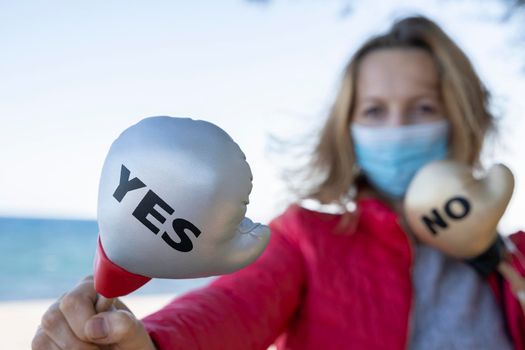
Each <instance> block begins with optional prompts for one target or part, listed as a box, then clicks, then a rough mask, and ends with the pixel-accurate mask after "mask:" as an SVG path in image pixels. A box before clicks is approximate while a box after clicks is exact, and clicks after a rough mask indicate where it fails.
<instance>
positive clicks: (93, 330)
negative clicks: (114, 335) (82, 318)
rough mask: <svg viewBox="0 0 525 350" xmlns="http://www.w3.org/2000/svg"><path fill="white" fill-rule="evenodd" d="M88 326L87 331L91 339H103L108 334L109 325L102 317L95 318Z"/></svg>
mask: <svg viewBox="0 0 525 350" xmlns="http://www.w3.org/2000/svg"><path fill="white" fill-rule="evenodd" d="M86 326H87V330H86V333H88V335H89V337H90V338H91V339H101V338H105V337H107V336H108V326H107V324H106V320H105V319H103V318H102V317H95V318H93V319H92V320H90V321H89V322H88V324H87V325H86Z"/></svg>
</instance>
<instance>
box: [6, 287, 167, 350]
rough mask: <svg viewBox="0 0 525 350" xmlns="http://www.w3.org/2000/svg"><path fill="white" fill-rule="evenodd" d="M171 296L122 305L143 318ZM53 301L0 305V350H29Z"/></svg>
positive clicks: (129, 300) (131, 300) (128, 299)
mask: <svg viewBox="0 0 525 350" xmlns="http://www.w3.org/2000/svg"><path fill="white" fill-rule="evenodd" d="M174 297H175V295H173V294H165V295H164V294H160V295H151V296H127V297H124V298H122V300H123V301H124V303H126V305H128V307H129V308H130V309H131V310H132V311H133V313H134V314H135V315H136V316H137V317H138V318H141V317H144V316H146V315H148V314H149V313H151V312H153V311H155V310H157V309H159V308H160V307H161V306H163V305H165V304H166V303H168V302H169V301H170V300H171V299H172V298H174ZM53 302H54V300H52V299H40V300H28V301H8V302H0V329H2V346H1V348H2V349H9V350H25V349H31V340H32V339H33V335H34V334H35V332H36V329H37V327H38V325H39V324H40V318H41V317H42V314H43V313H44V312H45V311H46V310H47V308H48V307H49V306H50V305H51V304H52V303H53Z"/></svg>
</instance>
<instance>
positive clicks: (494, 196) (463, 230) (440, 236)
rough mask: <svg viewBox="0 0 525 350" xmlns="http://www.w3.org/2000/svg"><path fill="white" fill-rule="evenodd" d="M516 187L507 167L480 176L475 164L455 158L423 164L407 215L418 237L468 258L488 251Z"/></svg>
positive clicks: (408, 195)
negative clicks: (468, 163)
mask: <svg viewBox="0 0 525 350" xmlns="http://www.w3.org/2000/svg"><path fill="white" fill-rule="evenodd" d="M513 190H514V177H513V175H512V173H511V171H510V170H509V169H508V168H507V167H506V166H504V165H501V164H498V165H495V166H493V167H492V168H491V169H490V170H489V171H488V173H487V174H486V176H484V177H482V178H475V177H474V176H473V174H472V168H471V167H470V166H468V165H466V164H462V163H459V162H455V161H451V160H442V161H435V162H431V163H429V164H428V165H426V166H424V167H423V168H421V169H420V170H419V171H418V172H417V173H416V175H415V176H414V179H413V180H412V182H411V183H410V185H409V187H408V190H407V193H406V196H405V203H404V208H405V217H406V220H407V223H408V225H409V226H410V228H411V229H412V231H413V233H414V235H415V236H416V237H417V238H418V239H419V240H421V241H422V242H424V243H426V244H428V245H430V246H433V247H436V248H438V249H439V250H441V251H442V252H444V253H445V254H448V255H450V256H453V257H456V258H462V259H468V258H473V257H476V256H478V255H480V254H482V253H483V252H485V251H486V250H487V249H488V248H489V247H490V245H491V244H493V243H494V241H495V240H496V237H497V231H496V227H497V225H498V222H499V221H500V219H501V217H502V216H503V213H504V212H505V209H506V208H507V205H508V203H509V201H510V198H511V197H512V192H513Z"/></svg>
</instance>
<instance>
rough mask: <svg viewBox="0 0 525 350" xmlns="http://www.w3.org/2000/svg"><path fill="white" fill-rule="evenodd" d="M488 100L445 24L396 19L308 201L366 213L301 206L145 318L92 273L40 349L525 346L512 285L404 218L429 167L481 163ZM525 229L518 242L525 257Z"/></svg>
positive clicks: (357, 88)
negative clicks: (264, 241) (107, 305)
mask: <svg viewBox="0 0 525 350" xmlns="http://www.w3.org/2000/svg"><path fill="white" fill-rule="evenodd" d="M488 98H489V96H488V93H487V91H486V90H485V88H484V87H483V85H482V83H481V82H480V80H479V78H478V76H477V75H476V73H475V72H474V70H473V68H472V66H471V64H470V62H469V60H468V59H467V58H466V56H465V55H464V53H463V52H462V51H461V50H460V49H459V48H458V47H457V46H456V45H455V44H454V43H453V42H452V41H451V39H450V38H449V37H448V36H446V34H444V33H443V32H442V30H441V29H440V28H439V27H438V26H437V25H436V24H435V23H433V22H432V21H430V20H428V19H425V18H422V17H413V18H407V19H404V20H401V21H399V22H396V23H395V24H394V25H393V27H392V28H391V30H390V31H389V32H388V33H386V34H384V35H382V36H379V37H375V38H372V39H371V40H369V41H368V42H366V43H365V44H364V45H363V46H362V47H361V48H360V49H359V50H358V51H357V53H356V54H355V55H354V56H353V57H352V59H351V60H350V62H349V64H348V66H347V67H346V70H345V72H344V78H343V82H342V86H341V89H340V91H339V93H338V95H337V98H336V101H335V103H334V106H333V109H332V112H331V115H330V117H329V118H328V121H327V122H326V125H325V127H324V129H323V130H322V132H321V137H320V142H319V144H318V146H317V148H316V150H315V153H314V158H313V162H312V170H313V174H314V175H315V176H316V178H317V179H320V181H319V182H318V183H317V185H316V186H314V187H313V188H312V189H311V191H309V192H308V194H307V195H306V197H307V198H311V199H316V200H318V201H320V202H321V203H333V202H338V203H340V204H341V205H342V206H343V207H344V206H345V205H346V204H347V203H346V201H347V199H348V197H349V193H350V194H351V193H353V194H354V198H352V199H353V200H354V201H355V203H356V208H357V210H356V211H355V212H354V213H346V214H344V215H339V214H338V215H334V214H324V213H320V212H316V211H312V210H308V209H305V208H302V207H301V206H299V205H292V206H290V207H289V208H288V209H287V210H286V211H285V212H284V213H283V214H282V215H281V216H279V217H278V218H276V219H275V220H273V221H272V223H271V224H270V227H271V229H272V238H271V239H270V243H269V245H268V247H267V248H266V250H265V252H264V253H263V255H262V256H261V257H260V258H259V259H258V260H257V261H256V262H255V263H253V264H252V265H250V266H248V267H247V268H245V269H242V270H241V271H238V272H236V273H233V274H230V275H226V276H222V277H220V278H218V279H217V280H215V281H214V282H212V283H211V285H210V286H208V287H206V288H203V289H200V290H196V291H193V292H190V293H188V294H186V295H183V296H182V297H180V298H178V299H176V300H174V301H173V302H172V303H170V304H169V305H167V306H166V307H164V308H163V309H161V310H159V311H158V312H156V313H155V314H153V315H150V316H148V317H146V318H145V319H144V320H142V321H137V320H136V319H135V318H134V317H133V315H132V314H131V313H129V312H128V311H126V309H125V307H124V306H123V305H122V304H121V303H120V302H117V303H116V304H115V310H112V311H109V312H104V313H100V314H96V312H95V303H96V299H97V297H96V293H95V292H94V290H93V283H92V279H91V278H87V279H86V280H85V281H83V282H82V283H81V284H80V285H79V286H77V287H76V288H75V289H73V290H72V291H71V292H69V293H67V294H66V295H65V296H64V297H63V298H61V299H60V300H59V301H57V302H56V303H55V304H54V305H53V306H51V308H50V309H49V310H48V311H47V312H46V314H45V315H44V317H43V319H42V326H41V328H40V329H39V331H38V333H37V335H36V336H35V339H34V341H33V348H34V349H70V348H82V349H95V348H97V347H96V346H95V345H93V344H113V345H112V346H111V348H113V349H123V350H124V349H153V348H155V346H156V347H157V348H158V349H179V348H180V349H265V348H267V347H268V346H269V345H270V344H272V343H273V342H275V343H276V344H277V348H279V349H406V348H410V349H454V348H460V349H470V348H477V349H512V348H515V349H518V348H519V349H521V348H524V346H525V341H524V339H525V321H524V319H525V318H524V314H523V311H522V309H521V308H520V307H519V302H518V301H517V299H515V298H514V296H513V294H511V293H510V290H509V286H508V284H507V283H506V282H502V279H501V278H499V277H498V275H497V274H495V273H493V274H492V275H491V276H489V277H488V278H486V279H485V278H483V277H481V276H480V275H478V274H477V273H476V271H475V270H474V269H473V268H471V267H470V266H468V265H467V264H465V263H463V262H461V261H457V260H454V259H452V258H448V257H446V256H444V255H443V254H441V253H440V252H438V251H436V250H434V249H432V248H429V247H425V246H423V245H420V244H418V243H417V242H415V240H414V239H413V238H412V237H411V236H410V234H409V233H408V232H407V230H403V228H402V226H401V225H400V223H399V222H400V220H399V219H400V218H401V214H402V213H401V209H400V208H401V205H400V204H401V203H402V200H403V196H404V193H405V191H406V188H407V186H408V183H409V181H410V180H411V178H412V176H413V175H414V173H415V172H416V171H417V170H418V169H419V168H420V167H421V166H422V165H424V164H426V163H428V162H430V161H432V160H435V159H443V158H447V157H449V158H452V159H455V160H458V161H462V162H466V163H468V164H470V165H472V166H474V167H475V166H478V165H479V155H480V151H481V147H482V145H483V141H484V139H485V136H486V134H487V132H488V131H489V130H490V129H491V128H492V127H493V117H492V115H491V113H490V112H489V110H488ZM523 236H524V235H523V233H518V234H517V235H514V240H515V241H516V242H517V245H518V248H519V249H521V250H522V251H525V241H523V240H524V238H523ZM520 240H521V241H523V242H524V243H521V241H520ZM276 339H277V340H276ZM154 344H155V345H154Z"/></svg>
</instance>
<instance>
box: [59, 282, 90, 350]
mask: <svg viewBox="0 0 525 350" xmlns="http://www.w3.org/2000/svg"><path fill="white" fill-rule="evenodd" d="M96 300H97V293H96V291H95V287H94V285H93V278H86V279H84V280H83V281H81V282H80V283H79V284H78V285H77V286H76V287H75V288H74V289H73V290H72V291H70V292H69V293H67V294H66V295H64V297H63V298H62V299H61V300H60V303H59V308H60V311H62V314H63V315H64V317H65V319H66V321H67V323H68V324H69V327H71V330H72V331H73V333H74V334H75V336H76V337H77V338H78V339H80V340H82V341H87V337H86V335H85V334H84V325H85V323H86V321H87V320H89V319H90V318H91V317H93V316H94V315H95V314H96V310H95V303H96Z"/></svg>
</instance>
